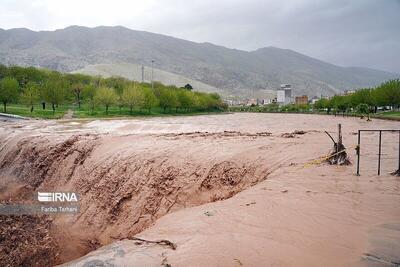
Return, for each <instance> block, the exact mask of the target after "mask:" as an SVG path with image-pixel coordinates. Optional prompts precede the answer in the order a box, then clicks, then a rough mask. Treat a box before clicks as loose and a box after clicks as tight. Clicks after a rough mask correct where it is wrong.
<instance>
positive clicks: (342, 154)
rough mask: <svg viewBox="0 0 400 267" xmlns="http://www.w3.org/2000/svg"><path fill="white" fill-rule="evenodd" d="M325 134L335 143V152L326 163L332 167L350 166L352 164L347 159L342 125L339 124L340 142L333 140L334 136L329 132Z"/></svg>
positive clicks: (333, 151)
mask: <svg viewBox="0 0 400 267" xmlns="http://www.w3.org/2000/svg"><path fill="white" fill-rule="evenodd" d="M325 133H326V134H327V135H328V136H329V137H330V138H331V140H332V142H333V150H332V152H331V153H330V154H329V156H328V157H327V158H326V161H327V162H329V164H332V165H349V164H351V163H350V160H349V159H348V157H347V153H346V148H345V146H344V145H343V142H342V125H341V124H340V123H339V124H338V141H337V142H335V140H334V139H333V138H332V136H331V135H330V134H329V133H328V132H327V131H325Z"/></svg>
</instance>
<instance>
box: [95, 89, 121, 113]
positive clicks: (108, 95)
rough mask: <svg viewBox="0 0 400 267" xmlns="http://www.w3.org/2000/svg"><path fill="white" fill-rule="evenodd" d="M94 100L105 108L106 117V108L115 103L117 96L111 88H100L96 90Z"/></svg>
mask: <svg viewBox="0 0 400 267" xmlns="http://www.w3.org/2000/svg"><path fill="white" fill-rule="evenodd" d="M95 99H96V102H97V103H100V104H102V105H104V106H105V107H106V115H108V108H109V107H110V106H111V105H113V104H115V103H116V102H117V100H118V96H117V94H116V93H115V91H114V89H113V88H109V87H101V88H99V89H98V90H97V92H96V95H95Z"/></svg>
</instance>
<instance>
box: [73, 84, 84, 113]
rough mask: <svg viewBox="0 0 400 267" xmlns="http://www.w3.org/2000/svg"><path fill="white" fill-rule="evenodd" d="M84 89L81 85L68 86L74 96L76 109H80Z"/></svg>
mask: <svg viewBox="0 0 400 267" xmlns="http://www.w3.org/2000/svg"><path fill="white" fill-rule="evenodd" d="M84 87H85V85H84V84H82V83H74V84H72V85H71V86H70V88H71V91H72V93H73V94H74V96H75V99H76V102H77V103H78V109H81V101H82V92H83V88H84Z"/></svg>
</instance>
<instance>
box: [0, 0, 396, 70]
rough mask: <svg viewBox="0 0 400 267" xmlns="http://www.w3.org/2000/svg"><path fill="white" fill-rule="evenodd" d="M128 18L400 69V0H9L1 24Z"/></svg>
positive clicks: (141, 24) (251, 46) (189, 35)
mask: <svg viewBox="0 0 400 267" xmlns="http://www.w3.org/2000/svg"><path fill="white" fill-rule="evenodd" d="M72 24H75V25H84V26H98V25H123V26H126V27H129V28H132V29H137V30H147V31H151V32H157V33H162V34H167V35H172V36H175V37H179V38H183V39H189V40H192V41H196V42H211V43H215V44H218V45H223V46H227V47H231V48H237V49H244V50H255V49H257V48H261V47H265V46H276V47H280V48H289V49H293V50H295V51H298V52H300V53H304V54H306V55H309V56H313V57H316V58H319V59H322V60H325V61H328V62H331V63H334V64H338V65H342V66H362V67H368V68H376V69H382V70H387V71H392V72H397V73H400V1H399V0H330V1H328V0H285V1H282V0H264V1H263V0H247V1H245V0H243V1H239V0H230V1H228V0H220V1H215V0H202V1H199V0H193V1H183V0H170V1H161V0H159V1H158V0H153V1H124V0H114V1H100V0H98V1H78V0H69V1H51V0H31V1H26V0H22V1H12V0H3V1H2V3H1V8H0V27H2V28H12V27H26V28H30V29H34V30H51V29H56V28H63V27H66V26H69V25H72Z"/></svg>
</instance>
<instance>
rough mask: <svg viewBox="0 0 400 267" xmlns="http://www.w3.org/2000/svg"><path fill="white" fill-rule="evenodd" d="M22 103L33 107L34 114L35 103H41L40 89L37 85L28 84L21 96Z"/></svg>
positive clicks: (33, 83)
mask: <svg viewBox="0 0 400 267" xmlns="http://www.w3.org/2000/svg"><path fill="white" fill-rule="evenodd" d="M21 101H22V103H24V104H26V105H28V106H30V107H31V113H32V112H33V108H34V105H35V103H37V102H38V101H39V89H38V84H37V83H35V82H32V81H30V82H28V84H27V85H26V87H25V89H24V91H23V93H22V95H21Z"/></svg>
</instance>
